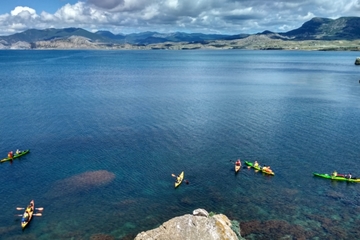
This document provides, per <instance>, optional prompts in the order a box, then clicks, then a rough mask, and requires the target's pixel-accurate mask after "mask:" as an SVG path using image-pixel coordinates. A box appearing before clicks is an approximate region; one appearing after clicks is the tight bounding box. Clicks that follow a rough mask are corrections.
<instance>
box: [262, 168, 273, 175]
mask: <svg viewBox="0 0 360 240" xmlns="http://www.w3.org/2000/svg"><path fill="white" fill-rule="evenodd" d="M262 169H263V171H265V172H268V173H271V172H272V170H271V169H270V166H267V167H266V166H265V167H263V168H262Z"/></svg>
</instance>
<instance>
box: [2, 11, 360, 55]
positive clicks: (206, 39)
mask: <svg viewBox="0 0 360 240" xmlns="http://www.w3.org/2000/svg"><path fill="white" fill-rule="evenodd" d="M260 36H261V37H262V38H260ZM249 38H251V39H257V41H263V40H264V39H266V41H270V40H273V41H274V40H282V41H285V42H286V41H292V42H293V41H298V42H299V41H309V40H317V41H336V40H347V41H353V40H360V17H341V18H338V19H330V18H318V17H316V18H313V19H311V20H310V21H307V22H305V23H304V24H303V25H302V26H301V27H299V28H297V29H294V30H291V31H288V32H283V33H280V32H279V33H275V32H271V31H264V32H261V33H257V34H236V35H224V34H203V33H184V32H174V33H166V34H165V33H158V32H141V33H132V34H113V33H111V32H109V31H98V32H95V33H92V32H89V31H86V30H84V29H82V28H64V29H55V28H50V29H44V30H38V29H29V30H26V31H24V32H21V33H16V34H13V35H9V36H0V49H9V48H15V49H18V48H31V49H36V48H114V46H117V48H122V47H123V46H128V47H127V48H141V47H144V46H149V45H153V46H154V45H156V44H160V45H161V46H166V45H167V46H173V45H174V44H176V43H182V44H192V45H194V44H198V45H199V44H200V45H207V44H209V43H211V42H217V43H219V41H221V44H220V45H223V44H225V45H226V43H229V42H233V41H239V40H244V39H249ZM259 39H260V40H259ZM278 43H279V41H278ZM160 45H159V46H160ZM119 46H122V47H119Z"/></svg>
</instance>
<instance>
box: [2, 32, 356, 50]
mask: <svg viewBox="0 0 360 240" xmlns="http://www.w3.org/2000/svg"><path fill="white" fill-rule="evenodd" d="M7 49H24V50H30V49H32V50H51V49H58V50H67V49H89V50H96V49H98V50H197V49H244V50H307V51H360V40H328V41H327V40H303V41H294V40H286V39H276V38H273V37H271V36H268V35H252V36H249V37H247V38H242V39H234V40H215V41H203V42H164V43H156V44H148V45H134V44H115V43H111V44H109V43H102V42H94V41H91V40H90V39H88V38H85V37H81V36H71V37H69V38H61V39H53V40H48V41H37V42H34V43H29V42H23V41H19V42H16V43H13V44H9V43H7V42H4V41H1V42H0V50H7Z"/></svg>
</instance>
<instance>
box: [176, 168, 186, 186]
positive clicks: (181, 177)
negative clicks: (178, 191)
mask: <svg viewBox="0 0 360 240" xmlns="http://www.w3.org/2000/svg"><path fill="white" fill-rule="evenodd" d="M183 180H184V172H181V173H180V175H179V176H177V177H176V181H175V188H177V187H178V186H179V185H180V184H181V183H182V181H183Z"/></svg>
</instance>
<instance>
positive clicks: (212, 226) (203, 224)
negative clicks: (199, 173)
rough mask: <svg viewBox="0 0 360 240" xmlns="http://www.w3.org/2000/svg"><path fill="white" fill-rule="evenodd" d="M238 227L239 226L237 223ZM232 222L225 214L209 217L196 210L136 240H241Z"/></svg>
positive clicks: (144, 233)
mask: <svg viewBox="0 0 360 240" xmlns="http://www.w3.org/2000/svg"><path fill="white" fill-rule="evenodd" d="M237 225H239V224H238V223H237ZM232 227H233V228H236V229H237V228H239V226H232V223H231V221H230V220H229V219H228V218H227V216H225V215H223V214H216V215H213V216H211V215H209V214H208V213H207V211H206V210H204V209H196V210H194V212H193V215H191V214H186V215H184V216H180V217H175V218H173V219H170V220H169V221H167V222H165V223H163V224H162V225H161V226H160V227H158V228H155V229H152V230H149V231H146V232H141V233H139V234H138V235H137V236H136V238H135V240H155V239H156V240H169V239H171V240H184V239H186V240H239V239H240V240H241V239H244V238H242V237H241V235H240V230H239V231H238V233H235V232H234V230H233V229H232Z"/></svg>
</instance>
